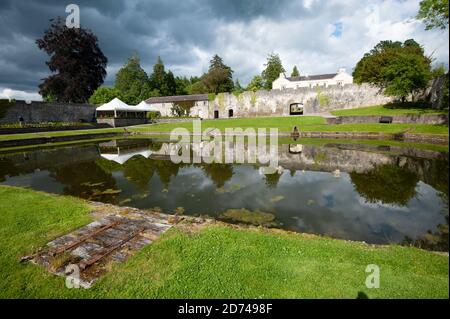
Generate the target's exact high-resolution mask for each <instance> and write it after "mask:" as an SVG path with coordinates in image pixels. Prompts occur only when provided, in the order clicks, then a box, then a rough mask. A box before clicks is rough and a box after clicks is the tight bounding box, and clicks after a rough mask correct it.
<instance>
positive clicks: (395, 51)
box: [353, 39, 431, 101]
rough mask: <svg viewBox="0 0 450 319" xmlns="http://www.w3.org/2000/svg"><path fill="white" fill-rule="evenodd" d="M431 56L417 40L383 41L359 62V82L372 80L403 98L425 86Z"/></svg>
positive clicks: (357, 72)
mask: <svg viewBox="0 0 450 319" xmlns="http://www.w3.org/2000/svg"><path fill="white" fill-rule="evenodd" d="M430 69H431V59H430V58H428V57H426V56H425V55H424V50H423V48H422V47H421V46H420V45H419V44H418V43H417V42H416V41H414V40H412V39H409V40H406V41H405V42H404V43H401V42H398V41H397V42H392V41H381V42H380V43H378V44H377V45H376V46H375V47H374V48H373V49H372V50H371V51H370V52H369V53H366V54H365V55H364V57H363V58H362V59H361V60H360V61H359V62H358V63H357V65H356V68H355V70H354V71H353V79H354V81H355V82H356V83H358V84H360V83H364V82H365V83H370V84H372V85H375V86H377V87H379V88H380V89H383V90H384V93H385V94H386V95H391V96H396V97H400V98H402V100H403V101H404V100H405V99H406V97H407V96H408V94H410V93H418V92H420V91H421V90H423V89H425V88H426V86H427V85H428V81H429V79H430V77H431V71H430Z"/></svg>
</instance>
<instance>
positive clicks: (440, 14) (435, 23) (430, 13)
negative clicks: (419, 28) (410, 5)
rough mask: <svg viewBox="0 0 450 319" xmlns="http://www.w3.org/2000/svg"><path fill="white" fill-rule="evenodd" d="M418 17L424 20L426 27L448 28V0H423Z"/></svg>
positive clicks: (428, 28)
mask: <svg viewBox="0 0 450 319" xmlns="http://www.w3.org/2000/svg"><path fill="white" fill-rule="evenodd" d="M416 18H417V19H421V20H423V22H424V23H425V29H426V30H430V29H447V28H448V0H422V1H421V2H420V9H419V13H418V14H417V16H416Z"/></svg>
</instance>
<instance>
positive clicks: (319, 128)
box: [0, 116, 448, 141]
mask: <svg viewBox="0 0 450 319" xmlns="http://www.w3.org/2000/svg"><path fill="white" fill-rule="evenodd" d="M201 123H202V130H205V129H206V128H216V129H219V130H220V131H221V132H224V131H225V129H226V128H235V127H239V128H242V129H247V128H255V129H258V128H267V129H270V128H278V131H279V132H280V133H290V132H292V129H293V128H294V126H297V127H299V128H300V130H301V131H304V132H371V133H377V132H378V133H391V134H397V133H403V132H409V133H416V134H439V135H448V125H431V124H379V123H368V124H367V123H364V124H335V125H328V124H326V121H325V119H324V118H322V117H318V116H305V117H263V118H236V119H225V120H204V121H202V122H201ZM175 128H185V129H187V130H188V131H189V132H192V122H182V123H160V124H145V125H138V126H132V127H128V128H127V130H128V131H130V132H137V133H152V132H154V133H156V132H157V133H170V132H171V131H172V130H173V129H175ZM123 132H124V129H123V128H107V129H90V130H76V131H59V132H43V133H25V134H7V135H0V141H1V140H16V139H17V140H21V139H33V138H40V137H58V136H75V135H85V134H92V135H95V134H102V133H123Z"/></svg>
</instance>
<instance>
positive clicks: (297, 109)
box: [289, 103, 303, 115]
mask: <svg viewBox="0 0 450 319" xmlns="http://www.w3.org/2000/svg"><path fill="white" fill-rule="evenodd" d="M289 115H303V104H302V103H293V104H291V105H290V106H289Z"/></svg>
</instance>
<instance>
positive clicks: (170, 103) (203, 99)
mask: <svg viewBox="0 0 450 319" xmlns="http://www.w3.org/2000/svg"><path fill="white" fill-rule="evenodd" d="M145 103H147V104H148V105H150V107H151V108H152V110H153V111H158V112H159V113H161V116H173V114H172V108H173V107H174V106H175V104H178V105H182V106H184V107H185V109H186V110H189V114H185V116H198V117H200V118H204V117H207V115H208V110H209V102H208V94H192V95H177V96H158V97H151V98H148V99H147V100H145Z"/></svg>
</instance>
